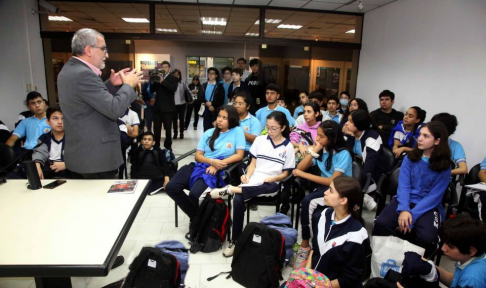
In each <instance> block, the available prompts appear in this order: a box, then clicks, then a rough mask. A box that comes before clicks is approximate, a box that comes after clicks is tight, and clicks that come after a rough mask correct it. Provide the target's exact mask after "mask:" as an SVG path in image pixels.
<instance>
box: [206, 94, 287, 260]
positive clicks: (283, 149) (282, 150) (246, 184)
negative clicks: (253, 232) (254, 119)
mask: <svg viewBox="0 0 486 288" xmlns="http://www.w3.org/2000/svg"><path fill="white" fill-rule="evenodd" d="M238 98H239V97H237V98H236V99H238ZM267 130H268V135H262V136H258V137H257V138H256V139H255V141H254V142H253V145H251V148H250V155H251V162H250V165H248V169H247V170H246V173H244V174H243V175H242V176H241V182H242V185H240V186H238V187H235V186H231V185H228V186H226V187H223V188H219V189H213V190H212V191H211V197H213V198H215V199H217V198H220V197H223V196H226V195H234V200H233V204H234V206H233V207H234V208H233V234H232V235H231V236H232V241H231V242H230V243H229V245H228V247H227V248H226V249H225V250H224V251H223V255H224V256H226V257H230V256H233V253H234V250H235V244H236V240H237V239H238V237H239V236H240V235H241V232H242V231H243V219H244V217H245V210H246V207H245V202H246V201H248V200H250V199H252V198H254V197H259V196H262V195H264V196H263V197H266V196H268V197H270V196H274V195H275V194H277V192H278V190H279V188H280V187H279V182H280V181H282V180H284V179H285V178H286V177H287V176H288V175H289V171H290V170H292V169H294V167H295V159H294V148H293V147H292V144H291V143H290V141H289V140H288V137H289V134H290V130H289V123H288V121H287V117H286V116H285V114H284V113H282V112H280V111H275V112H272V113H270V115H268V116H267Z"/></svg>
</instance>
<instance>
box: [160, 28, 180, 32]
mask: <svg viewBox="0 0 486 288" xmlns="http://www.w3.org/2000/svg"><path fill="white" fill-rule="evenodd" d="M155 30H157V31H159V32H170V33H177V29H167V28H155Z"/></svg>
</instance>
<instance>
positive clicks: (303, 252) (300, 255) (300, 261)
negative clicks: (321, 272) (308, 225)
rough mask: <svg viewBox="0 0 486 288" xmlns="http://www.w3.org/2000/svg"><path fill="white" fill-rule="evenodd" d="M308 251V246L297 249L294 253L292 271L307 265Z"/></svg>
mask: <svg viewBox="0 0 486 288" xmlns="http://www.w3.org/2000/svg"><path fill="white" fill-rule="evenodd" d="M310 250H311V249H310V246H309V247H307V248H302V247H299V249H298V250H297V252H296V253H295V254H296V256H295V260H294V267H293V268H294V270H295V269H300V268H304V267H305V264H306V263H307V258H309V254H310Z"/></svg>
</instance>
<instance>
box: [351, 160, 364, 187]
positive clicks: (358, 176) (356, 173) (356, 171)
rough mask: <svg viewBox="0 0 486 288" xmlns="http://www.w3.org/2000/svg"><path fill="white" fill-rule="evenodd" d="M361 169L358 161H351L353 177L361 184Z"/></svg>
mask: <svg viewBox="0 0 486 288" xmlns="http://www.w3.org/2000/svg"><path fill="white" fill-rule="evenodd" d="M362 171H363V168H362V167H361V165H360V164H359V163H357V162H354V161H353V178H354V179H356V180H358V182H359V183H360V184H363V183H361V182H363V176H362Z"/></svg>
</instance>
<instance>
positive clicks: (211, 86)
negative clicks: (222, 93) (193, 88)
mask: <svg viewBox="0 0 486 288" xmlns="http://www.w3.org/2000/svg"><path fill="white" fill-rule="evenodd" d="M216 84H217V82H214V84H209V82H208V85H206V93H205V95H204V96H205V98H206V101H209V102H211V101H212V99H211V96H212V95H213V90H214V87H216Z"/></svg>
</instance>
